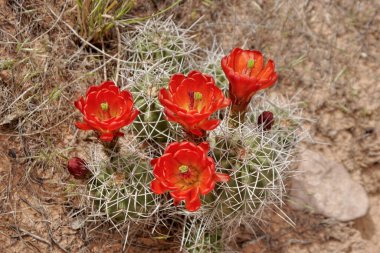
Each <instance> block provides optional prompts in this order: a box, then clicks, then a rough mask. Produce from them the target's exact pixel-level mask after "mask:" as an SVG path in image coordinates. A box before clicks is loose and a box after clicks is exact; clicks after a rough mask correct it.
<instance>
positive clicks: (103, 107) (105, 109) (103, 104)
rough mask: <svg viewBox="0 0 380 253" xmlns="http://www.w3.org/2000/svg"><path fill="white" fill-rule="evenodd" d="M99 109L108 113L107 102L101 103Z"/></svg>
mask: <svg viewBox="0 0 380 253" xmlns="http://www.w3.org/2000/svg"><path fill="white" fill-rule="evenodd" d="M100 108H102V110H103V111H108V109H109V108H110V107H109V105H108V103H107V102H104V103H101V104H100Z"/></svg>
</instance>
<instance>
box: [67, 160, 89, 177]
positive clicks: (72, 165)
mask: <svg viewBox="0 0 380 253" xmlns="http://www.w3.org/2000/svg"><path fill="white" fill-rule="evenodd" d="M67 169H68V171H69V172H70V174H71V175H73V176H74V177H75V178H76V179H84V178H86V176H87V175H88V174H89V172H90V171H89V170H88V168H87V164H86V162H85V161H84V160H83V159H81V158H79V157H73V158H71V159H70V160H69V161H68V163H67Z"/></svg>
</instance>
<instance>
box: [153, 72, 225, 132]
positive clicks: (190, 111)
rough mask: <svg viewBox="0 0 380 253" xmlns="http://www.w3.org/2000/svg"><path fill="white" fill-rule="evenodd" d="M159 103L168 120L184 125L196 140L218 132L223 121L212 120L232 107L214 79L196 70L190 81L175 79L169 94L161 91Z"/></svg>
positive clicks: (179, 77)
mask: <svg viewBox="0 0 380 253" xmlns="http://www.w3.org/2000/svg"><path fill="white" fill-rule="evenodd" d="M158 99H159V100H160V102H161V104H162V105H163V106H164V108H165V109H164V111H165V115H166V117H167V120H169V121H174V122H177V123H179V124H181V125H182V126H183V127H184V128H185V129H186V131H188V132H190V133H192V134H194V135H197V136H203V135H204V134H205V132H206V131H207V130H212V129H214V128H216V127H217V126H218V125H219V122H220V121H219V120H216V119H209V117H210V116H211V114H213V113H214V112H216V111H217V110H219V109H221V108H224V107H227V106H229V105H230V103H231V101H230V100H229V99H228V98H226V97H225V96H224V95H223V93H222V91H221V90H220V89H219V88H218V87H217V86H216V85H215V81H214V79H213V78H212V77H211V76H208V75H205V74H202V73H201V72H199V71H195V70H193V71H191V72H190V73H189V74H188V75H187V77H186V76H184V75H183V74H175V75H173V76H172V78H171V79H170V82H169V90H167V89H165V88H163V89H161V90H160V93H159V96H158Z"/></svg>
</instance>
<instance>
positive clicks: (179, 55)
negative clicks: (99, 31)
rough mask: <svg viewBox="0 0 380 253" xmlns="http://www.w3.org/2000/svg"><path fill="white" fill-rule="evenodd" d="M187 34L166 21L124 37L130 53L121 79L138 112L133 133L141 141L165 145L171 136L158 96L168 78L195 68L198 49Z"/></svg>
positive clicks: (169, 126) (143, 27) (154, 23)
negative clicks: (129, 90) (125, 78)
mask: <svg viewBox="0 0 380 253" xmlns="http://www.w3.org/2000/svg"><path fill="white" fill-rule="evenodd" d="M188 33H189V31H188V30H185V29H181V28H179V27H178V26H177V25H175V23H174V22H173V21H171V19H170V18H169V19H167V20H164V21H160V20H150V21H148V22H146V23H143V24H140V25H139V26H137V27H135V30H134V31H130V32H127V33H126V34H124V43H125V47H126V48H127V49H128V52H130V53H129V54H127V63H126V64H125V66H124V68H125V69H126V71H125V73H123V75H122V76H123V77H128V78H127V84H128V85H130V87H131V88H130V89H131V91H132V93H133V94H134V97H135V98H136V99H135V101H136V106H137V108H138V109H139V110H140V115H139V116H138V118H137V120H135V123H134V132H135V134H136V135H137V136H138V137H139V139H140V140H141V141H146V140H148V141H151V142H156V143H158V144H162V143H167V142H168V140H170V139H171V136H173V134H174V133H173V131H170V129H171V128H172V126H171V124H170V123H169V122H168V121H166V120H165V118H164V116H163V113H162V110H161V106H160V104H159V102H158V100H157V94H158V91H159V90H160V89H161V88H163V87H166V86H167V84H168V81H169V79H170V77H171V75H173V74H175V73H178V72H188V71H190V70H191V69H192V68H193V67H194V66H196V60H197V57H198V56H197V51H199V49H198V47H197V45H196V44H195V43H194V42H193V41H192V40H191V39H190V34H188ZM129 73H130V74H129ZM128 87H129V86H128Z"/></svg>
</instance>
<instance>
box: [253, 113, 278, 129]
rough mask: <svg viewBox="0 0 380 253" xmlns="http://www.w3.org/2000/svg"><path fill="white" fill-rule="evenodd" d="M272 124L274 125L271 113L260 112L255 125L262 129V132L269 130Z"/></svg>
mask: <svg viewBox="0 0 380 253" xmlns="http://www.w3.org/2000/svg"><path fill="white" fill-rule="evenodd" d="M273 124H274V118H273V113H272V112H269V111H264V112H262V113H261V114H260V116H259V117H258V119H257V125H259V126H260V127H262V128H263V129H264V131H268V130H271V129H272V126H273Z"/></svg>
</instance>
